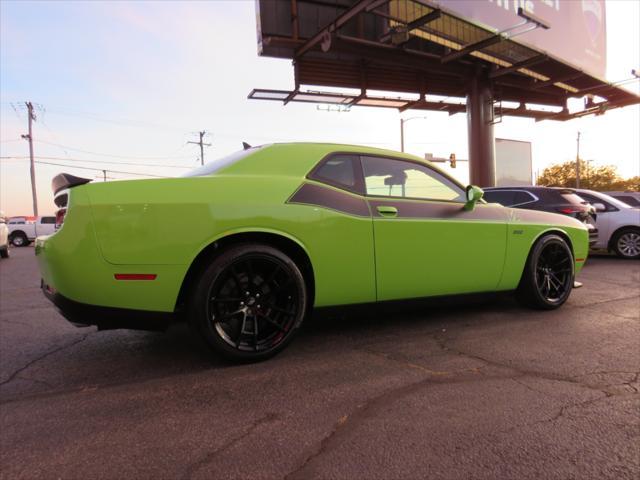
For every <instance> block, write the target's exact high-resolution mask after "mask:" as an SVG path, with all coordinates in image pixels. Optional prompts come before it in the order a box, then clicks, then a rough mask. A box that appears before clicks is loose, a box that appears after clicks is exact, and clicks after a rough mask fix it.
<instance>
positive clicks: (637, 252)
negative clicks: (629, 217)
mask: <svg viewBox="0 0 640 480" xmlns="http://www.w3.org/2000/svg"><path fill="white" fill-rule="evenodd" d="M611 248H612V250H613V251H614V252H615V254H616V255H617V256H619V257H620V258H627V259H638V258H640V229H637V228H633V227H630V228H623V229H621V230H619V231H618V232H616V234H615V235H614V236H613V238H612V239H611Z"/></svg>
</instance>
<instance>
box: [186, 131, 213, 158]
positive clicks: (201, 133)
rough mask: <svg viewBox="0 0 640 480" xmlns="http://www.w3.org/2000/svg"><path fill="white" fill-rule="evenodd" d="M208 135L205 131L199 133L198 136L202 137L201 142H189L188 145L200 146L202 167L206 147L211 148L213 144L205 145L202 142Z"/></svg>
mask: <svg viewBox="0 0 640 480" xmlns="http://www.w3.org/2000/svg"><path fill="white" fill-rule="evenodd" d="M206 133H207V132H206V131H204V130H203V131H201V132H198V134H199V135H200V141H199V142H187V143H193V144H194V145H200V164H201V165H204V147H205V146H207V147H210V146H211V144H210V143H204V142H203V141H202V139H203V138H204V136H205V135H206Z"/></svg>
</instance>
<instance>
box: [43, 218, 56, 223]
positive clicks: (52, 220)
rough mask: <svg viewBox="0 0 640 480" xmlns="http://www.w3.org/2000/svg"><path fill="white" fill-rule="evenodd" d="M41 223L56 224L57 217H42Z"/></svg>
mask: <svg viewBox="0 0 640 480" xmlns="http://www.w3.org/2000/svg"><path fill="white" fill-rule="evenodd" d="M41 223H56V217H42V222H41Z"/></svg>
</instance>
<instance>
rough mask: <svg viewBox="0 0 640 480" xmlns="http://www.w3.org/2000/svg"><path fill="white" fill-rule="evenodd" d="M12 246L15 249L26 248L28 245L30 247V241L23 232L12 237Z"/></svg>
mask: <svg viewBox="0 0 640 480" xmlns="http://www.w3.org/2000/svg"><path fill="white" fill-rule="evenodd" d="M11 244H12V245H13V246H14V247H26V246H27V245H29V239H28V238H27V236H26V235H25V234H24V233H22V232H18V233H14V234H13V235H12V236H11Z"/></svg>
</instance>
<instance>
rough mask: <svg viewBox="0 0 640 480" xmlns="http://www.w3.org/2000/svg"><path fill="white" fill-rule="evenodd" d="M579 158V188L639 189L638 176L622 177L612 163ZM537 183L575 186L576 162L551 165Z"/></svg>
mask: <svg viewBox="0 0 640 480" xmlns="http://www.w3.org/2000/svg"><path fill="white" fill-rule="evenodd" d="M590 163H591V162H590V161H587V160H580V188H586V189H589V190H596V191H605V192H606V191H636V192H637V191H640V176H635V177H631V178H622V177H621V176H620V175H619V174H618V169H617V168H616V167H615V166H614V165H596V166H593V165H590ZM537 184H538V185H541V186H545V187H570V188H575V186H576V162H575V161H569V162H564V163H559V164H555V165H551V166H550V167H547V168H545V169H544V171H543V172H542V174H541V175H540V176H539V177H538V181H537Z"/></svg>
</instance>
